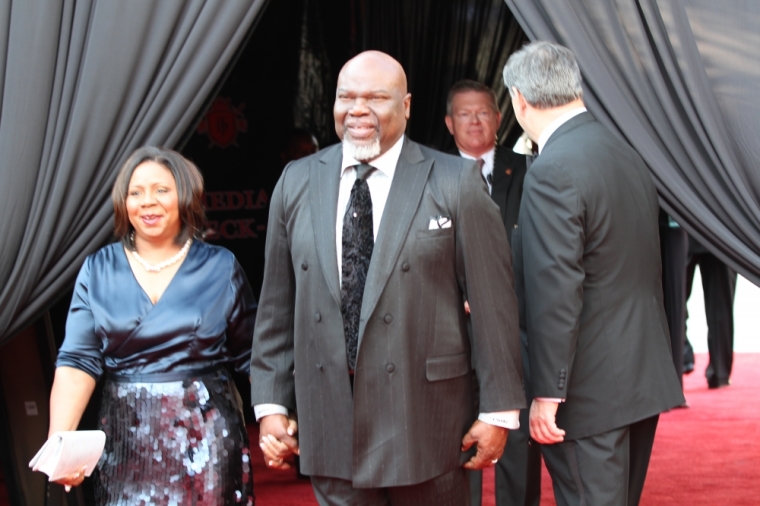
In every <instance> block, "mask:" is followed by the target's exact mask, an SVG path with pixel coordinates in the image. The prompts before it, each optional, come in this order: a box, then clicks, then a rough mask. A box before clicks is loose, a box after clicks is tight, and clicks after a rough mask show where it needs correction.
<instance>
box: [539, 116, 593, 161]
mask: <svg viewBox="0 0 760 506" xmlns="http://www.w3.org/2000/svg"><path fill="white" fill-rule="evenodd" d="M583 112H586V108H585V107H579V108H577V109H572V110H570V111H567V112H566V113H565V114H563V115H562V116H560V117H558V118H557V119H555V120H554V121H552V122H551V123H549V124H548V125H546V128H544V131H543V132H541V135H539V136H538V153H539V154H541V151H542V150H543V149H544V145H545V144H546V141H548V140H549V137H551V136H552V134H553V133H554V132H556V131H557V129H558V128H559V127H561V126H562V125H563V124H565V123H566V122H567V121H569V120H571V119H572V118H574V117H576V116H578V115H579V114H581V113H583Z"/></svg>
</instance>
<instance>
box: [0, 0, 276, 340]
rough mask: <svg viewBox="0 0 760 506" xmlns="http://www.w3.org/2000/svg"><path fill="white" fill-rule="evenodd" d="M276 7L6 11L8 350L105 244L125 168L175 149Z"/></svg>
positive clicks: (9, 4) (2, 196)
mask: <svg viewBox="0 0 760 506" xmlns="http://www.w3.org/2000/svg"><path fill="white" fill-rule="evenodd" d="M266 1H267V0H234V1H231V0H230V1H215V0H188V1H181V0H161V1H155V0H129V1H117V0H100V1H98V0H56V1H49V0H16V1H11V0H2V1H0V237H2V240H0V345H2V344H3V343H4V342H5V341H7V340H8V339H10V338H11V337H12V336H13V335H14V334H15V333H16V332H18V331H19V330H20V329H22V328H24V327H25V326H26V325H28V324H29V323H30V322H31V321H33V320H34V319H35V318H36V317H38V316H39V314H40V313H41V312H42V311H43V310H44V309H45V308H46V307H47V306H48V305H49V304H50V303H52V302H53V301H54V298H55V297H56V296H57V294H59V293H60V292H61V291H62V290H64V289H65V288H66V287H67V286H68V285H69V284H70V283H71V282H72V281H73V279H74V277H75V276H76V273H77V272H78V270H79V267H80V266H81V265H82V262H83V260H84V257H85V256H86V255H88V254H90V253H92V252H93V251H94V250H95V249H96V248H98V247H99V246H101V245H102V244H104V243H105V242H106V241H107V240H108V238H109V236H110V235H111V233H112V213H113V208H112V206H111V200H110V190H111V185H112V183H113V180H114V179H115V176H116V171H117V170H118V167H119V165H120V164H121V163H122V162H123V161H124V159H125V158H126V157H127V156H128V155H129V154H130V153H131V152H132V151H133V150H134V149H136V148H137V147H139V146H142V145H146V144H151V145H162V146H166V147H173V146H174V145H175V144H176V143H177V142H178V141H179V139H180V137H181V136H182V134H183V133H184V132H185V131H186V130H187V129H188V127H190V126H191V123H192V122H193V120H194V118H195V117H196V114H197V113H198V112H199V109H200V108H201V107H202V106H203V105H204V104H205V102H206V99H207V98H208V95H209V93H210V92H211V91H212V90H213V89H214V86H215V85H216V83H217V81H218V80H219V78H220V76H221V75H222V74H223V72H224V71H225V70H226V68H227V65H228V63H229V62H230V59H231V58H232V57H233V56H234V55H235V52H236V50H237V48H238V46H239V45H240V43H241V42H242V41H243V40H244V39H245V37H246V35H247V33H248V31H249V28H251V26H252V23H253V22H254V21H255V19H256V18H257V16H258V15H259V14H260V13H261V12H262V11H263V9H262V8H263V6H264V5H265V4H266Z"/></svg>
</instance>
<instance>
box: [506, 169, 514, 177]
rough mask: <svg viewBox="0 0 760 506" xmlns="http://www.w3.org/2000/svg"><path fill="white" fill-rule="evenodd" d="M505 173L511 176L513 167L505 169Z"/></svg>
mask: <svg viewBox="0 0 760 506" xmlns="http://www.w3.org/2000/svg"><path fill="white" fill-rule="evenodd" d="M504 173H505V174H506V175H508V176H511V175H512V169H507V170H505V171H504Z"/></svg>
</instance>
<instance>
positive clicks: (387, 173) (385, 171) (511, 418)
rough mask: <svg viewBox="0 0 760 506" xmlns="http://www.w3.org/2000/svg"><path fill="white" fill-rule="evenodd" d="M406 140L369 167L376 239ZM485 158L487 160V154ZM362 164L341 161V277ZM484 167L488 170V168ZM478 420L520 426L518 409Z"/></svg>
mask: <svg viewBox="0 0 760 506" xmlns="http://www.w3.org/2000/svg"><path fill="white" fill-rule="evenodd" d="M404 137H405V136H404V135H402V136H401V138H400V139H399V140H398V141H396V143H395V144H394V145H393V146H392V147H391V148H390V149H389V150H388V151H386V152H385V153H383V154H382V155H380V156H379V157H377V158H375V159H374V160H372V161H371V162H369V165H372V166H373V167H374V168H375V169H377V170H373V171H372V172H371V173H370V174H369V175H368V176H367V178H366V181H367V186H369V193H370V196H371V197H372V225H373V226H372V228H373V232H374V236H375V239H377V231H378V230H379V229H380V221H381V220H382V217H383V211H384V210H385V203H386V202H387V201H388V194H389V193H390V191H391V183H392V182H393V175H394V174H395V173H396V165H398V159H399V157H400V156H401V148H402V147H403V145H404ZM490 153H491V154H490V164H491V169H490V170H493V153H494V150H491V152H490ZM468 158H471V159H474V158H472V157H468ZM483 158H484V159H485V155H484V157H483ZM360 163H362V162H359V161H358V160H355V159H354V158H353V157H350V156H348V155H346V153H345V152H344V153H343V161H342V162H341V169H340V171H341V172H340V187H339V189H338V215H337V219H336V220H335V246H336V248H335V249H336V251H337V253H338V255H337V260H338V274H339V276H341V275H342V274H341V270H342V260H343V216H344V215H345V214H346V206H347V205H348V199H349V197H350V196H351V187H352V186H353V185H354V182H355V181H356V169H355V168H354V166H356V165H359V164H360ZM364 163H366V162H364ZM486 163H488V162H486ZM483 167H484V168H485V165H484V166H483ZM253 412H254V414H255V415H256V421H258V420H260V419H261V418H262V417H265V416H268V415H275V414H280V415H286V416H287V414H288V410H287V408H285V406H281V405H279V404H257V405H255V406H254V407H253ZM478 420H481V421H483V422H486V423H490V424H491V425H497V426H499V427H504V428H507V429H518V428H519V427H520V412H519V411H518V410H513V411H503V412H497V413H480V415H479V416H478Z"/></svg>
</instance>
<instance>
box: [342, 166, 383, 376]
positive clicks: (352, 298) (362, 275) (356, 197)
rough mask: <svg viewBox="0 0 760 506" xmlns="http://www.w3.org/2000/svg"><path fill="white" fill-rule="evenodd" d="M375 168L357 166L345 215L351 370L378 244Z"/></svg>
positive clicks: (345, 311) (345, 314)
mask: <svg viewBox="0 0 760 506" xmlns="http://www.w3.org/2000/svg"><path fill="white" fill-rule="evenodd" d="M374 169H375V168H374V167H372V166H371V165H367V164H360V165H357V166H356V182H355V183H354V186H353V187H352V188H351V196H350V197H349V199H348V205H347V206H346V214H345V215H344V216H343V241H342V243H343V258H342V261H341V287H340V298H341V305H340V310H341V312H342V313H343V330H344V332H345V334H346V356H347V359H348V369H349V370H350V371H353V370H354V369H355V368H356V348H357V345H358V342H359V316H360V315H361V312H362V298H363V297H364V284H365V283H366V281H367V271H368V270H369V261H370V259H371V258H372V249H373V248H374V247H375V236H374V233H373V228H372V197H371V196H370V193H369V186H367V181H366V178H367V176H368V175H369V173H370V172H372V171H373V170H374Z"/></svg>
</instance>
